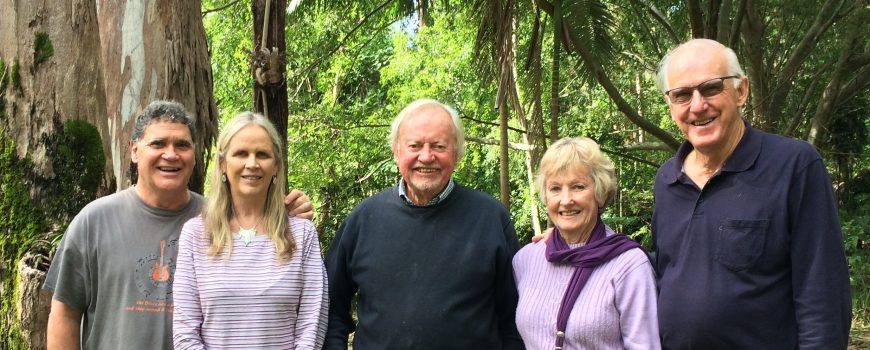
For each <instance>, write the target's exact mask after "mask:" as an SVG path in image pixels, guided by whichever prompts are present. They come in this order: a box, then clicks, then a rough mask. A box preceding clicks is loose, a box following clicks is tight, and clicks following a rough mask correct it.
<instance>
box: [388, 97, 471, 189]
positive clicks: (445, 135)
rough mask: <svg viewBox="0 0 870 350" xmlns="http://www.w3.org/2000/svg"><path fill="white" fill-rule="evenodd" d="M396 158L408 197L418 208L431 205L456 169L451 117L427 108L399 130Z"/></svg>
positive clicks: (412, 115)
mask: <svg viewBox="0 0 870 350" xmlns="http://www.w3.org/2000/svg"><path fill="white" fill-rule="evenodd" d="M398 132H399V134H398V140H397V142H396V145H395V147H394V148H393V157H394V158H395V160H396V165H398V167H399V172H400V173H401V174H402V179H404V180H405V186H406V187H405V193H406V194H407V195H408V198H409V199H410V200H411V201H412V202H414V203H415V204H418V205H423V204H426V203H428V202H429V201H430V200H432V198H435V196H436V195H438V193H440V192H441V191H442V190H444V188H445V187H446V186H447V182H448V181H450V176H451V175H452V174H453V169H454V168H455V167H456V161H457V157H458V156H457V150H456V141H455V136H454V130H453V122H452V121H451V119H450V115H449V114H448V113H447V112H446V111H444V109H442V108H440V107H438V106H435V105H424V106H422V107H420V108H418V109H417V110H416V111H414V112H413V113H412V114H411V115H410V116H408V117H407V118H406V119H405V120H404V121H403V122H402V124H401V125H400V126H399V131H398Z"/></svg>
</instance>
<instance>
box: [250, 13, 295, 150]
mask: <svg viewBox="0 0 870 350" xmlns="http://www.w3.org/2000/svg"><path fill="white" fill-rule="evenodd" d="M286 8H287V0H254V1H252V2H251V11H252V12H253V19H254V50H253V59H252V60H251V63H252V67H251V74H252V76H253V78H254V81H255V83H254V86H253V91H252V92H253V106H254V110H255V111H257V112H260V113H262V114H263V115H265V116H266V117H267V118H269V120H270V121H271V122H272V123H273V124H275V128H277V129H278V132H279V133H280V134H281V140H282V141H281V142H283V143H284V145H283V147H281V150H282V153H283V154H282V156H283V159H285V160H286V159H287V117H288V115H289V113H290V112H289V104H288V101H287V83H286V77H285V72H286V70H287V69H286V55H285V52H286V50H287V44H286V36H285V28H286V22H287V20H286V18H287V12H286V11H285V10H284V9H286Z"/></svg>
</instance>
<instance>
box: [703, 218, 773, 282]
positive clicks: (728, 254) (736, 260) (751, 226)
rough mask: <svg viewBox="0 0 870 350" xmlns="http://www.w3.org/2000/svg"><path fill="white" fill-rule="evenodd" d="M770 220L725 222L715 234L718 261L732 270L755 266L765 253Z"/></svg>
mask: <svg viewBox="0 0 870 350" xmlns="http://www.w3.org/2000/svg"><path fill="white" fill-rule="evenodd" d="M768 226H770V221H769V220H725V221H723V222H722V224H721V225H720V226H719V229H718V231H717V232H716V233H715V234H716V237H715V242H714V243H715V244H716V246H715V250H714V251H715V254H714V257H715V259H716V261H718V262H719V263H721V264H722V265H725V266H726V267H728V269H730V270H734V271H740V270H745V269H746V268H748V267H750V266H752V265H754V264H755V263H756V262H757V261H758V258H759V257H761V254H762V253H763V252H764V244H765V241H766V238H767V228H768Z"/></svg>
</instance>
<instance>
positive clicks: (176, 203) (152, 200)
mask: <svg viewBox="0 0 870 350" xmlns="http://www.w3.org/2000/svg"><path fill="white" fill-rule="evenodd" d="M134 189H135V191H136V195H138V196H139V198H141V199H142V201H143V202H145V204H147V205H148V206H150V207H154V208H159V209H166V210H178V209H181V208H184V207H185V206H187V203H188V202H190V192H188V191H187V189H185V190H184V191H179V192H178V193H158V192H156V191H150V190H147V189H145V188H143V187H141V186H135V185H134Z"/></svg>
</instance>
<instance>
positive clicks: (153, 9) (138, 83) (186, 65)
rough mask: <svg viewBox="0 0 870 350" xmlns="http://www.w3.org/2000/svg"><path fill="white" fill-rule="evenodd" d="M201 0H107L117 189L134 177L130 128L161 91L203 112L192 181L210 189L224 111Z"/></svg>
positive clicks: (104, 26)
mask: <svg viewBox="0 0 870 350" xmlns="http://www.w3.org/2000/svg"><path fill="white" fill-rule="evenodd" d="M200 7H201V5H200V1H199V0H190V1H171V0H99V2H98V16H99V24H100V30H99V32H100V41H101V43H102V63H103V68H104V71H103V74H104V77H105V81H106V105H107V116H108V118H109V128H110V130H109V135H110V138H111V141H112V144H111V158H112V161H113V165H114V169H113V171H114V173H115V177H116V179H117V182H118V186H117V190H121V189H124V188H126V187H128V186H129V185H130V179H129V171H130V168H129V166H130V148H129V141H130V132H131V131H132V130H133V125H132V124H133V123H134V122H135V117H136V115H137V114H138V113H139V112H140V111H141V110H142V108H144V107H145V106H146V105H147V104H148V103H149V102H151V101H152V100H155V99H168V100H175V101H178V102H180V103H182V104H183V105H184V106H185V107H186V108H187V110H188V112H189V113H191V114H192V115H193V116H195V117H196V127H197V132H198V133H197V135H196V137H195V140H194V142H195V144H196V149H197V155H196V166H195V167H194V172H193V176H191V179H190V184H189V187H190V188H191V189H192V190H194V191H196V192H200V193H202V189H203V178H204V176H203V175H204V172H205V165H206V161H207V158H208V154H209V149H210V148H211V144H212V142H213V140H214V137H215V134H216V132H217V120H218V112H217V107H216V106H215V101H214V97H213V95H212V86H213V83H212V73H211V65H210V62H209V56H208V48H207V47H206V41H205V28H204V27H203V24H202V19H201V17H200Z"/></svg>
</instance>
